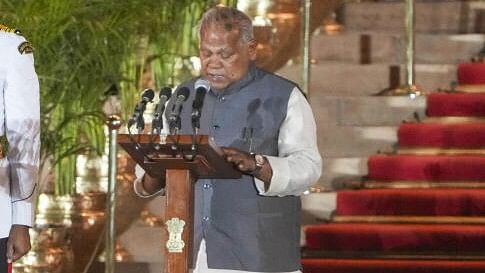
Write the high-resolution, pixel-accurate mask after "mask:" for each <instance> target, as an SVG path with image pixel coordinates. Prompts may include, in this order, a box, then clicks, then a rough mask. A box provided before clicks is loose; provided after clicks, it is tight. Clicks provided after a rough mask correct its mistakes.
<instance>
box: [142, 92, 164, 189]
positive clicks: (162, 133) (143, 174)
mask: <svg viewBox="0 0 485 273" xmlns="http://www.w3.org/2000/svg"><path fill="white" fill-rule="evenodd" d="M167 104H168V101H167V102H166V103H165V106H167ZM162 122H163V129H162V131H161V133H160V134H161V137H166V136H167V135H168V134H169V129H168V122H167V118H166V117H165V115H162ZM145 173H146V172H145V170H144V169H143V168H142V167H141V166H140V165H139V164H136V166H135V177H136V178H135V181H133V191H134V192H135V194H136V195H138V197H141V198H149V197H152V196H156V195H159V194H161V195H165V188H161V189H160V190H158V191H156V192H155V193H152V194H149V193H148V192H146V190H145V189H144V188H143V184H142V181H143V176H145Z"/></svg>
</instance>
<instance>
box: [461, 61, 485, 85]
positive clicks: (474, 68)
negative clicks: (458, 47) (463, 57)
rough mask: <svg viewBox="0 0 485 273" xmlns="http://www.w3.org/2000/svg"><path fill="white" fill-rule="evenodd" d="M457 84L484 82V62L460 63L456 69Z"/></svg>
mask: <svg viewBox="0 0 485 273" xmlns="http://www.w3.org/2000/svg"><path fill="white" fill-rule="evenodd" d="M457 78H458V84H485V63H462V64H459V65H458V69H457Z"/></svg>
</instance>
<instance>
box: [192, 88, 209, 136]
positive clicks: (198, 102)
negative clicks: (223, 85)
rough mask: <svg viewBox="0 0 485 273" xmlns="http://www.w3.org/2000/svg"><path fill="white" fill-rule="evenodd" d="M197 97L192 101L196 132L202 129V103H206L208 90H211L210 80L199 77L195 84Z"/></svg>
mask: <svg viewBox="0 0 485 273" xmlns="http://www.w3.org/2000/svg"><path fill="white" fill-rule="evenodd" d="M194 88H195V92H196V93H195V99H194V102H193V103H192V114H191V117H192V128H193V129H194V132H195V133H196V134H197V132H198V131H199V129H200V116H201V114H202V105H203V104H204V97H205V94H206V93H207V91H209V90H210V86H209V82H208V81H206V80H204V79H198V80H197V81H196V82H195V84H194Z"/></svg>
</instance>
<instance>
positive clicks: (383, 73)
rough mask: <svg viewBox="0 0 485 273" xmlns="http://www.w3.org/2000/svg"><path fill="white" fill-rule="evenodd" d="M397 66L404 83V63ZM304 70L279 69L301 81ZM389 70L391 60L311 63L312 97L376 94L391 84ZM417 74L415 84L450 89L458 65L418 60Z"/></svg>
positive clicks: (294, 67)
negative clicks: (380, 61) (366, 63)
mask: <svg viewBox="0 0 485 273" xmlns="http://www.w3.org/2000/svg"><path fill="white" fill-rule="evenodd" d="M398 70H399V71H400V72H399V78H400V83H404V82H405V81H404V79H405V78H404V77H405V74H406V73H405V67H404V66H400V67H399V69H398ZM301 71H302V70H301V65H300V64H292V65H287V66H284V67H283V68H281V69H280V70H278V71H277V74H279V75H282V76H284V77H286V78H288V79H290V80H292V81H295V82H299V81H300V80H301ZM390 71H391V68H390V65H388V64H369V65H359V64H343V63H338V62H325V63H317V64H312V66H311V75H313V76H312V77H310V81H311V82H310V90H311V91H310V97H312V96H313V94H315V93H320V94H322V95H325V96H371V95H375V94H377V93H378V92H379V91H381V90H383V89H386V88H388V87H389V86H390V85H391V83H390V78H391V76H390V74H391V73H390ZM415 74H416V77H415V79H416V84H417V85H418V86H419V87H420V89H421V90H425V91H434V90H439V89H443V90H448V89H450V85H451V83H452V82H454V81H456V65H446V64H417V65H416V66H415ZM392 77H394V76H392ZM344 79H345V80H344ZM312 92H313V93H312Z"/></svg>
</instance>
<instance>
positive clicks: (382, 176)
mask: <svg viewBox="0 0 485 273" xmlns="http://www.w3.org/2000/svg"><path fill="white" fill-rule="evenodd" d="M367 164H368V168H369V174H368V177H369V179H371V180H382V181H393V180H410V181H416V180H418V181H419V180H421V181H423V180H425V181H465V180H468V181H470V180H471V181H473V180H484V181H485V157H484V156H413V155H374V156H371V157H369V160H368V162H367Z"/></svg>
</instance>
